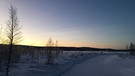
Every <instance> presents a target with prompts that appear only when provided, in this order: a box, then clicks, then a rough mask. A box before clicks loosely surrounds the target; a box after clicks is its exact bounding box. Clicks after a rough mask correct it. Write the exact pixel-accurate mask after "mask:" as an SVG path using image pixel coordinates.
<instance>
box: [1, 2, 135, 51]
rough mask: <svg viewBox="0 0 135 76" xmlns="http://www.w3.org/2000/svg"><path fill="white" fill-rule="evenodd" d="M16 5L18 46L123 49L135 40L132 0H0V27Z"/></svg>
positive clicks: (134, 5) (134, 14) (134, 12)
mask: <svg viewBox="0 0 135 76" xmlns="http://www.w3.org/2000/svg"><path fill="white" fill-rule="evenodd" d="M10 5H13V6H14V7H16V8H17V15H18V19H19V25H20V26H22V27H23V28H22V29H21V32H22V37H23V41H22V42H20V44H22V45H35V46H45V45H46V44H47V41H48V40H49V38H51V39H52V40H53V41H54V42H55V41H56V40H57V41H58V45H59V46H76V47H98V48H115V49H123V48H126V45H127V44H130V43H131V42H133V43H135V34H134V33H135V0H0V26H2V27H5V26H6V24H5V22H6V21H7V20H8V16H9V14H8V12H9V11H8V8H9V7H10Z"/></svg>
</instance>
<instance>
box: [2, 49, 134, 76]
mask: <svg viewBox="0 0 135 76" xmlns="http://www.w3.org/2000/svg"><path fill="white" fill-rule="evenodd" d="M36 54H37V53H36ZM33 59H34V60H33ZM33 59H31V57H30V55H27V54H24V55H22V56H21V58H20V61H19V63H15V64H14V65H12V68H10V69H11V70H10V76H134V75H135V72H134V71H135V59H134V56H130V55H128V53H126V52H106V51H105V52H100V51H98V52H97V51H64V52H63V54H61V55H60V56H59V57H58V58H56V60H55V62H54V64H53V65H46V64H45V61H46V58H45V57H44V56H42V55H41V54H40V53H39V55H38V54H37V57H35V58H33ZM0 76H4V73H3V72H0Z"/></svg>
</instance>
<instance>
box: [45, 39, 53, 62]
mask: <svg viewBox="0 0 135 76" xmlns="http://www.w3.org/2000/svg"><path fill="white" fill-rule="evenodd" d="M53 45H54V43H53V40H52V39H51V38H50V39H49V40H48V43H47V50H46V56H47V62H46V64H52V63H53V62H54V59H55V58H54V55H55V54H54V48H53Z"/></svg>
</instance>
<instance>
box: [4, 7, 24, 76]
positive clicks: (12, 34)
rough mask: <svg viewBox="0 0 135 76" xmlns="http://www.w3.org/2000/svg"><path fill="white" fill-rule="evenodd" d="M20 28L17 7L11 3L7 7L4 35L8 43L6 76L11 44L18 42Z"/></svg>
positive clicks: (11, 49) (11, 50)
mask: <svg viewBox="0 0 135 76" xmlns="http://www.w3.org/2000/svg"><path fill="white" fill-rule="evenodd" d="M20 29H21V27H20V26H19V22H18V17H17V9H16V8H15V7H13V6H12V5H11V6H10V8H9V20H8V21H7V27H6V36H7V38H8V44H9V52H8V61H7V69H6V75H7V76H8V74H9V67H10V62H11V55H12V52H13V46H14V44H16V43H18V42H20V40H21V38H22V37H21V32H20Z"/></svg>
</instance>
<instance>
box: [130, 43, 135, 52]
mask: <svg viewBox="0 0 135 76" xmlns="http://www.w3.org/2000/svg"><path fill="white" fill-rule="evenodd" d="M129 50H130V51H131V54H134V51H135V45H134V44H133V43H132V42H131V43H130V46H129Z"/></svg>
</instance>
